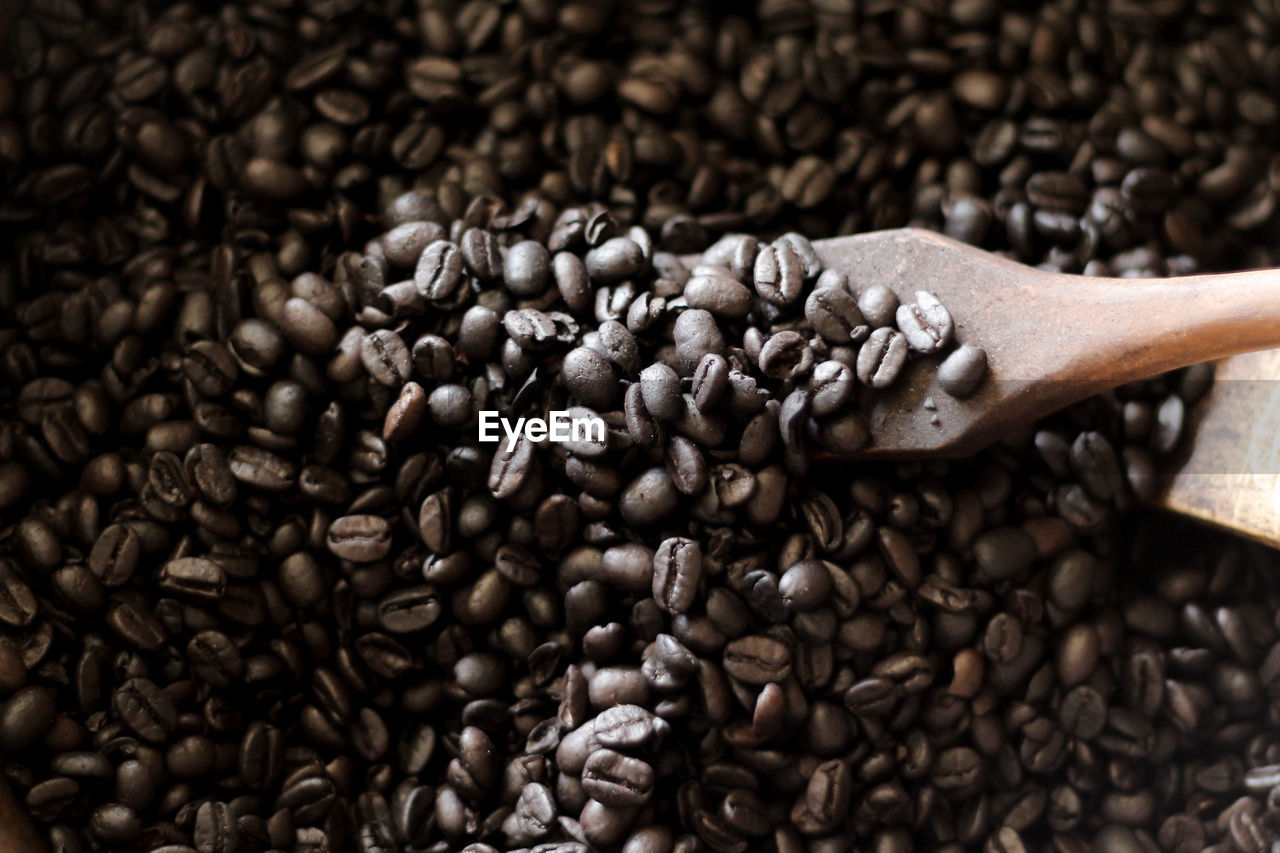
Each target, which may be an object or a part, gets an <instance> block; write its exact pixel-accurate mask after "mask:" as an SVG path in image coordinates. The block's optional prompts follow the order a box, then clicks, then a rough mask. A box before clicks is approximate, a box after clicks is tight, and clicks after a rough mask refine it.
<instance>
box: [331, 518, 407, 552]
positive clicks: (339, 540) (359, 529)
mask: <svg viewBox="0 0 1280 853" xmlns="http://www.w3.org/2000/svg"><path fill="white" fill-rule="evenodd" d="M325 544H326V545H328V547H329V550H330V551H332V552H333V553H334V554H336V555H337V556H339V557H341V558H342V559H344V560H350V561H351V562H353V563H372V562H375V561H377V560H381V559H382V558H383V557H385V556H386V555H387V552H388V551H389V550H391V526H390V525H389V524H388V523H387V520H386V519H384V518H380V517H379V516H376V515H348V516H344V517H342V518H339V519H336V520H335V521H334V522H333V523H332V524H331V525H329V532H328V533H327V534H326V535H325Z"/></svg>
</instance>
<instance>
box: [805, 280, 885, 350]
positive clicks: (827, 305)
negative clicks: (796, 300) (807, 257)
mask: <svg viewBox="0 0 1280 853" xmlns="http://www.w3.org/2000/svg"><path fill="white" fill-rule="evenodd" d="M819 284H821V281H819ZM804 316H805V319H806V320H808V321H809V325H811V326H812V327H813V330H814V331H815V332H817V333H818V334H820V335H822V337H824V338H825V339H827V340H828V341H830V342H831V343H834V344H844V343H858V342H860V341H862V340H863V339H864V338H866V336H867V335H868V334H869V332H870V329H869V328H868V327H867V325H866V323H865V322H864V321H863V317H862V311H861V310H859V308H858V304H857V302H856V301H855V300H854V298H853V296H852V295H851V294H850V293H849V291H847V290H845V289H844V288H842V287H816V288H814V290H813V292H812V293H810V294H809V298H808V299H806V300H805V303H804Z"/></svg>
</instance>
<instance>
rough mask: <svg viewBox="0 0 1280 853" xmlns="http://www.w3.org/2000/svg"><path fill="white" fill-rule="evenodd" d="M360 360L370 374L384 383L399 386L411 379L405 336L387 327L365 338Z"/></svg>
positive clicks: (377, 380) (409, 358)
mask: <svg viewBox="0 0 1280 853" xmlns="http://www.w3.org/2000/svg"><path fill="white" fill-rule="evenodd" d="M360 361H361V363H362V364H364V369H365V370H367V371H369V376H370V377H372V378H373V380H374V381H376V382H379V383H381V384H383V385H389V386H391V387H399V386H400V385H401V384H402V383H404V382H405V381H407V380H408V379H409V375H410V366H411V357H410V354H409V347H408V346H407V345H406V344H405V342H404V339H403V338H401V337H400V336H399V335H397V334H396V333H395V332H392V331H389V330H387V329H378V330H377V331H375V332H372V333H370V334H369V335H367V336H366V337H365V338H364V341H363V343H361V344H360Z"/></svg>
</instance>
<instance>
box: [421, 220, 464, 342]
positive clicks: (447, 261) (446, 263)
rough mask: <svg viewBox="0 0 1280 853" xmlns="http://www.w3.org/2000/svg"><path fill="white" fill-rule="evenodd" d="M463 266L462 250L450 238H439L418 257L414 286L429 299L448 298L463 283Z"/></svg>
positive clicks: (439, 299)
mask: <svg viewBox="0 0 1280 853" xmlns="http://www.w3.org/2000/svg"><path fill="white" fill-rule="evenodd" d="M462 267H463V257H462V251H461V250H460V249H459V248H458V247H457V246H456V245H455V244H453V243H451V242H449V241H448V240H437V241H435V242H434V243H432V244H430V245H429V246H427V248H426V249H424V250H423V252H422V255H421V256H420V257H419V258H418V265H417V268H416V269H415V270H414V273H413V283H414V286H415V287H417V288H418V293H420V294H421V295H422V296H423V297H425V298H427V299H431V300H433V301H442V300H445V299H448V298H449V297H450V296H452V295H453V293H454V291H456V290H457V289H458V286H459V285H460V284H461V283H462ZM416 349H417V347H415V351H416Z"/></svg>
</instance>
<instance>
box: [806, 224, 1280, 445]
mask: <svg viewBox="0 0 1280 853" xmlns="http://www.w3.org/2000/svg"><path fill="white" fill-rule="evenodd" d="M814 248H815V249H816V250H817V252H818V256H819V257H820V258H821V259H822V261H823V264H824V265H825V266H826V267H828V268H833V269H837V270H840V271H842V272H844V273H847V274H848V276H849V280H850V282H851V284H853V285H854V286H855V287H856V288H857V289H858V290H859V291H862V290H864V289H866V288H867V287H869V286H871V285H874V284H883V285H887V286H888V287H889V288H891V289H892V290H893V291H894V292H895V293H897V294H898V296H899V298H900V299H901V300H902V301H903V302H904V303H909V302H912V301H914V299H915V293H916V291H920V290H927V291H930V292H931V293H933V294H934V295H936V296H937V297H938V298H939V299H940V300H941V301H942V303H943V304H944V305H945V306H946V307H947V309H948V310H949V311H950V313H951V316H952V318H953V319H954V321H955V330H956V338H957V339H958V340H959V342H961V343H968V344H974V345H976V346H980V347H982V348H983V349H985V350H986V352H987V363H988V366H989V369H988V373H987V378H986V379H985V380H983V382H982V384H981V385H980V386H979V388H978V390H977V392H976V393H975V394H974V395H973V396H972V397H969V398H968V399H965V400H959V399H956V398H955V397H952V396H951V395H950V394H948V393H947V392H945V391H943V390H942V388H941V387H940V386H939V384H938V381H937V369H938V365H939V363H940V361H941V359H940V358H939V357H920V356H913V357H912V358H911V359H910V360H909V361H908V363H907V365H906V367H905V368H904V369H903V371H902V374H901V375H900V376H899V378H898V380H897V381H896V382H895V383H894V384H893V385H892V386H891V387H890V388H888V389H886V390H884V391H881V392H879V393H877V394H876V395H874V397H873V398H872V402H871V406H870V409H869V410H868V411H867V423H868V426H869V427H870V429H871V434H872V444H871V446H870V447H869V448H868V449H867V450H866V451H865V455H866V456H867V457H870V458H877V457H878V458H900V457H906V456H911V457H919V456H963V455H966V454H969V453H972V452H974V451H976V450H979V449H981V448H982V447H985V446H986V445H988V444H991V443H992V442H993V441H995V440H997V439H998V438H1000V437H1001V436H1003V435H1005V434H1007V433H1008V432H1009V431H1010V430H1011V429H1012V428H1014V427H1018V426H1023V425H1025V424H1027V423H1029V422H1031V421H1033V420H1035V419H1036V418H1039V417H1042V416H1044V415H1047V414H1049V413H1051V412H1053V411H1055V410H1057V409H1060V408H1062V407H1063V406H1066V405H1068V404H1070V403H1074V402H1076V401H1078V400H1082V399H1084V398H1085V397H1088V396H1090V395H1092V394H1096V393H1098V392H1099V391H1103V390H1106V389H1108V388H1113V387H1115V386H1117V385H1121V384H1123V383H1125V382H1129V381H1132V380H1135V379H1142V378H1144V377H1148V376H1154V375H1156V374H1158V373H1163V372H1164V371H1167V370H1173V369H1175V368H1179V367H1185V366H1187V365H1189V364H1195V363H1197V362H1202V361H1211V360H1213V359H1218V358H1224V357H1226V356H1231V355H1236V354H1239V353H1244V352H1251V351H1255V350H1261V349H1267V348H1270V347H1277V346H1280V271H1276V270H1258V271H1253V272H1239V273H1228V274H1223V275H1197V276H1186V277H1182V278H1172V279H1117V278H1090V277H1087V276H1076V275H1063V274H1059V273H1052V272H1045V271H1043V270H1039V269H1034V268H1032V267H1027V266H1023V265H1022V264H1018V263H1015V262H1013V261H1010V260H1007V259H1005V258H1001V257H999V256H997V255H993V254H991V253H989V252H984V251H982V250H981V249H975V248H973V247H972V246H968V245H965V244H963V243H958V242H956V241H954V240H950V239H948V238H946V237H943V236H940V235H938V234H934V233H932V232H929V231H922V230H919V229H914V228H903V229H898V230H894V231H880V232H876V233H871V234H860V235H856V236H853V237H840V238H837V239H833V240H819V241H817V242H816V243H814ZM926 399H927V400H928V401H929V405H928V406H926ZM931 415H936V418H932V417H930V416H931Z"/></svg>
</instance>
